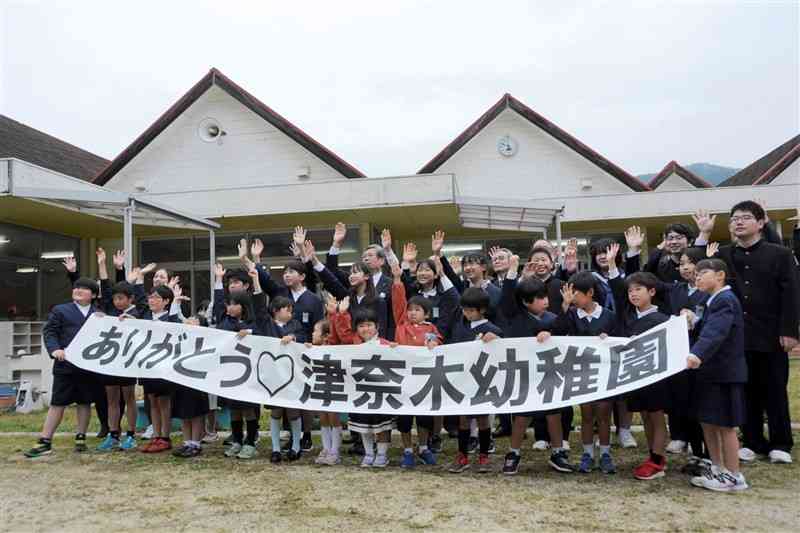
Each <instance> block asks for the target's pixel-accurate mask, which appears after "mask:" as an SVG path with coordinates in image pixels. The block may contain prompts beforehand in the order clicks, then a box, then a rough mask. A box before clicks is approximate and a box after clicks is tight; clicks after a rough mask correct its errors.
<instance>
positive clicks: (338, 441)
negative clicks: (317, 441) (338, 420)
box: [331, 426, 342, 455]
mask: <svg viewBox="0 0 800 533" xmlns="http://www.w3.org/2000/svg"><path fill="white" fill-rule="evenodd" d="M341 445H342V428H340V427H339V426H333V428H332V432H331V452H333V453H335V454H337V455H338V454H339V448H340V447H341Z"/></svg>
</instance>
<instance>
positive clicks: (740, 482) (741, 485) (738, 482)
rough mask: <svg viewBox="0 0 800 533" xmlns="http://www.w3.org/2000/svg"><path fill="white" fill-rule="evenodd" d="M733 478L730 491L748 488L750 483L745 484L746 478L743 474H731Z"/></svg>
mask: <svg viewBox="0 0 800 533" xmlns="http://www.w3.org/2000/svg"><path fill="white" fill-rule="evenodd" d="M733 479H734V481H735V483H734V485H733V487H731V492H740V491H743V490H747V489H749V488H750V485H748V484H747V480H746V479H745V478H744V474H742V473H741V472H739V473H738V474H737V475H735V476H733Z"/></svg>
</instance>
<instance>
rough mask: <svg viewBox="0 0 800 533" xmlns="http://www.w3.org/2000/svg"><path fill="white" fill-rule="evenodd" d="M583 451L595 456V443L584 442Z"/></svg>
mask: <svg viewBox="0 0 800 533" xmlns="http://www.w3.org/2000/svg"><path fill="white" fill-rule="evenodd" d="M583 453H588V454H589V455H590V456H592V457H594V444H584V445H583Z"/></svg>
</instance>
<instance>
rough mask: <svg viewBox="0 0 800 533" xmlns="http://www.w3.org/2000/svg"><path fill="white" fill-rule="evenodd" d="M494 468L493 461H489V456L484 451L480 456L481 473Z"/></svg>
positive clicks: (479, 466)
mask: <svg viewBox="0 0 800 533" xmlns="http://www.w3.org/2000/svg"><path fill="white" fill-rule="evenodd" d="M491 470H492V463H491V462H490V461H489V456H488V455H487V454H485V453H482V454H480V455H479V456H478V472H479V473H481V474H486V473H487V472H491Z"/></svg>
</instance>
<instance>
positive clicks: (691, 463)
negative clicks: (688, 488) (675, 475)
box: [681, 456, 711, 477]
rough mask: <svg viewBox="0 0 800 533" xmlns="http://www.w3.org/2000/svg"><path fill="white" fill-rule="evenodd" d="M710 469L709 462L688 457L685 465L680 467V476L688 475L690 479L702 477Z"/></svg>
mask: <svg viewBox="0 0 800 533" xmlns="http://www.w3.org/2000/svg"><path fill="white" fill-rule="evenodd" d="M710 467H711V461H709V460H708V459H700V458H699V457H694V456H692V457H689V460H688V461H687V462H686V464H685V465H683V466H682V467H681V474H688V475H690V476H691V477H697V476H702V475H703V473H704V472H705V471H706V470H707V469H708V468H710Z"/></svg>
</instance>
